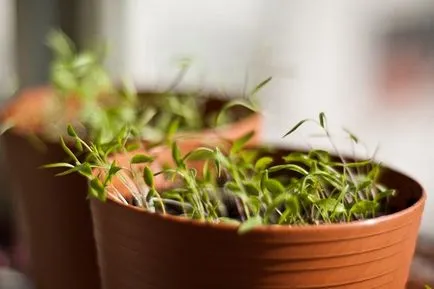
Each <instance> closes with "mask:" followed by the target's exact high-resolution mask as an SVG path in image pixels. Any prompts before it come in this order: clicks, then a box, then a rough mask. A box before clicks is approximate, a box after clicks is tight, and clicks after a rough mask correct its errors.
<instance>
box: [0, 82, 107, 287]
mask: <svg viewBox="0 0 434 289" xmlns="http://www.w3.org/2000/svg"><path fill="white" fill-rule="evenodd" d="M52 93H53V92H52V90H51V89H49V88H47V87H41V88H34V89H28V90H24V91H23V92H22V93H20V94H19V95H18V96H17V97H15V98H13V99H12V101H11V102H10V103H9V104H8V105H6V107H5V109H4V110H3V111H2V115H1V119H2V121H5V120H11V121H12V122H13V123H14V125H15V126H14V127H13V129H11V130H9V131H8V132H6V133H5V135H3V136H2V141H3V142H4V149H5V158H6V162H7V168H8V169H9V173H10V178H11V180H12V182H11V183H12V186H13V188H14V189H15V192H14V193H15V197H16V199H17V205H18V206H19V211H20V213H21V214H20V215H19V216H18V217H19V218H20V219H21V220H20V221H21V223H22V224H23V227H24V228H23V229H24V232H23V233H24V237H25V243H27V245H28V247H29V254H30V262H31V264H30V271H31V272H30V274H31V278H32V281H33V283H34V284H35V287H36V288H38V289H59V288H62V289H77V288H80V289H87V288H88V289H98V288H100V281H99V270H98V266H97V259H96V250H95V242H94V239H93V231H92V230H93V229H92V222H91V216H90V208H89V203H88V200H87V199H86V194H87V183H86V180H84V179H83V178H81V177H79V176H75V175H70V176H65V177H54V174H55V173H56V172H53V171H52V170H46V169H41V168H40V166H42V165H45V164H48V163H53V162H59V161H62V160H64V159H65V152H64V151H63V150H62V148H61V147H60V145H59V144H57V143H55V142H50V141H48V140H46V139H44V138H40V141H42V145H43V146H44V148H45V149H42V150H41V149H39V146H37V145H36V146H35V143H32V142H31V141H29V138H30V139H31V137H32V135H36V136H38V137H39V136H41V134H40V133H41V128H42V126H43V125H44V123H43V119H44V116H43V113H44V112H45V111H46V108H47V106H49V105H50V102H51V100H50V98H52ZM67 107H68V110H67V112H66V117H67V118H69V117H72V116H73V115H75V113H76V111H77V104H76V103H75V102H74V101H71V102H69V103H68V106H67Z"/></svg>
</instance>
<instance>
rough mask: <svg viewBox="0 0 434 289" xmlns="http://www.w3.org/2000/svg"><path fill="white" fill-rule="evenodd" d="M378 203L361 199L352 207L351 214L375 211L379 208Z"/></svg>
mask: <svg viewBox="0 0 434 289" xmlns="http://www.w3.org/2000/svg"><path fill="white" fill-rule="evenodd" d="M378 206H379V205H378V203H377V202H376V201H369V200H361V201H359V202H357V203H355V204H354V205H353V206H352V207H351V209H350V213H351V214H366V213H371V212H373V211H374V212H375V211H376V210H377V209H378Z"/></svg>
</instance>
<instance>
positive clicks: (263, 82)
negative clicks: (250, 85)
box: [250, 76, 273, 95]
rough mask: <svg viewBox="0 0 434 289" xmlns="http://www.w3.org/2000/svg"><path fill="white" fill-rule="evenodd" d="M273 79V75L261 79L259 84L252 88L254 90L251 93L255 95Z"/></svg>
mask: <svg viewBox="0 0 434 289" xmlns="http://www.w3.org/2000/svg"><path fill="white" fill-rule="evenodd" d="M272 79H273V77H271V76H270V77H267V78H266V79H264V80H263V81H261V82H260V83H259V84H258V85H256V87H255V88H254V89H253V90H252V92H251V93H250V95H255V94H256V93H258V91H260V90H261V89H262V88H263V87H264V86H265V85H267V84H268V83H269V82H270V81H271V80H272Z"/></svg>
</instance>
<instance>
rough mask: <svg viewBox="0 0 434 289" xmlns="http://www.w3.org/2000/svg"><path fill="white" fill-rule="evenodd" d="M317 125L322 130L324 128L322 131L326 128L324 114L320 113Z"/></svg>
mask: <svg viewBox="0 0 434 289" xmlns="http://www.w3.org/2000/svg"><path fill="white" fill-rule="evenodd" d="M319 124H320V125H321V127H322V128H324V129H326V128H327V119H326V116H325V114H324V112H321V113H320V114H319Z"/></svg>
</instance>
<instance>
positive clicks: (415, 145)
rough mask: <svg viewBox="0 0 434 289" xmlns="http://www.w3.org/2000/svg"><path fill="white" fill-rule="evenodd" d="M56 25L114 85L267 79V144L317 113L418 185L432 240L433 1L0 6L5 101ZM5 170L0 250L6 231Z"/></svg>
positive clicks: (37, 80)
mask: <svg viewBox="0 0 434 289" xmlns="http://www.w3.org/2000/svg"><path fill="white" fill-rule="evenodd" d="M53 27H59V28H61V29H62V30H63V31H65V32H66V33H67V34H68V35H69V36H70V37H71V38H72V39H73V40H74V41H75V42H76V43H78V44H79V46H82V47H84V46H87V45H92V44H96V43H101V42H103V43H107V45H108V47H109V54H108V55H109V58H108V61H107V68H108V69H109V70H110V72H111V74H112V76H113V77H114V78H115V79H121V78H124V77H129V78H131V79H133V80H134V81H135V83H136V85H137V86H138V87H140V88H148V89H152V88H156V87H159V86H162V85H167V84H168V83H170V82H171V81H172V80H173V78H174V77H175V75H176V74H177V72H178V66H177V63H178V62H179V61H180V60H181V59H185V58H189V59H191V60H192V66H191V69H190V70H189V72H188V73H187V75H186V76H185V79H184V81H183V82H182V83H181V86H185V87H189V88H190V87H202V88H205V89H209V90H224V91H225V92H226V93H228V94H234V95H235V94H237V93H240V92H241V91H243V89H244V88H245V86H246V85H247V86H253V85H254V84H255V83H257V82H259V81H261V80H262V79H264V78H266V77H268V76H272V77H273V80H272V81H271V82H270V83H269V84H268V86H267V87H265V89H264V90H262V91H261V96H260V100H261V103H262V107H263V109H264V114H265V129H264V131H265V140H264V141H266V142H272V143H284V144H290V143H291V141H290V140H286V139H281V135H282V134H283V133H285V131H286V130H287V129H288V128H289V127H290V126H291V125H293V124H294V122H296V121H298V120H299V119H301V118H306V117H314V116H316V115H317V114H318V113H319V112H320V111H324V112H325V113H326V114H327V116H328V119H329V122H330V125H331V126H333V127H338V128H339V127H341V126H345V127H347V128H349V129H350V130H351V131H352V132H354V133H356V134H357V135H358V136H359V137H360V138H361V139H362V140H364V141H365V142H366V143H367V145H368V147H369V148H370V149H371V151H374V150H375V148H376V147H377V145H378V146H379V151H378V158H379V159H381V160H382V161H384V162H385V163H387V164H389V165H391V166H393V167H396V168H398V169H400V170H401V171H404V172H406V173H408V174H410V175H411V176H413V177H414V178H416V179H417V180H419V181H421V182H422V183H423V185H424V186H425V188H426V190H427V191H428V202H427V204H426V209H425V216H424V219H423V223H422V227H421V236H422V238H423V240H429V239H430V238H434V222H433V218H434V209H433V205H434V198H433V197H431V196H430V192H434V175H432V174H434V173H433V171H434V170H433V169H434V150H433V149H432V148H433V147H434V94H433V93H434V81H433V80H434V1H433V0H412V1H408V0H383V1H374V0H353V1H348V0H328V1H315V0H274V1H265V0H237V1H230V0H220V1H211V0H207V1H204V0H184V1H177V0H158V1H157V0H136V1H134V0H124V1H120V0H118V1H116V0H93V1H89V0H87V1H86V0H78V1H72V0H71V1H68V0H38V1H34V0H15V1H14V0H0V96H1V100H2V101H7V99H8V98H10V97H12V96H13V95H14V93H15V92H16V91H17V90H18V89H21V88H23V87H28V86H35V85H40V84H44V83H46V82H47V81H48V67H49V62H50V53H49V51H48V48H47V47H46V45H45V37H46V34H47V32H48V31H49V30H50V29H51V28H53ZM2 170H3V173H2V174H0V179H1V187H0V200H1V203H0V215H1V216H2V221H1V224H2V225H0V228H2V229H1V230H2V231H0V236H4V238H0V241H1V242H3V244H0V248H1V246H3V247H7V246H8V238H6V235H7V234H10V233H8V231H9V232H12V231H13V227H10V226H11V225H10V224H12V223H10V222H9V223H8V220H10V219H11V218H12V217H11V216H12V213H11V212H12V211H13V210H12V205H11V203H10V202H9V201H8V200H9V197H8V182H7V178H6V177H4V176H5V174H6V173H7V168H5V167H3V168H2ZM3 220H4V221H3ZM427 244H428V245H429V244H430V242H429V241H427ZM430 250H431V249H430ZM430 252H431V253H432V252H434V251H430ZM433 254H434V253H433ZM421 262H422V263H423V262H425V261H421ZM422 263H421V264H422ZM0 266H1V262H0ZM426 266H427V265H426V263H423V267H424V268H425V270H426V268H427V267H426ZM431 273H432V271H431ZM432 274H433V275H434V273H432ZM0 288H3V287H1V286H0Z"/></svg>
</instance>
